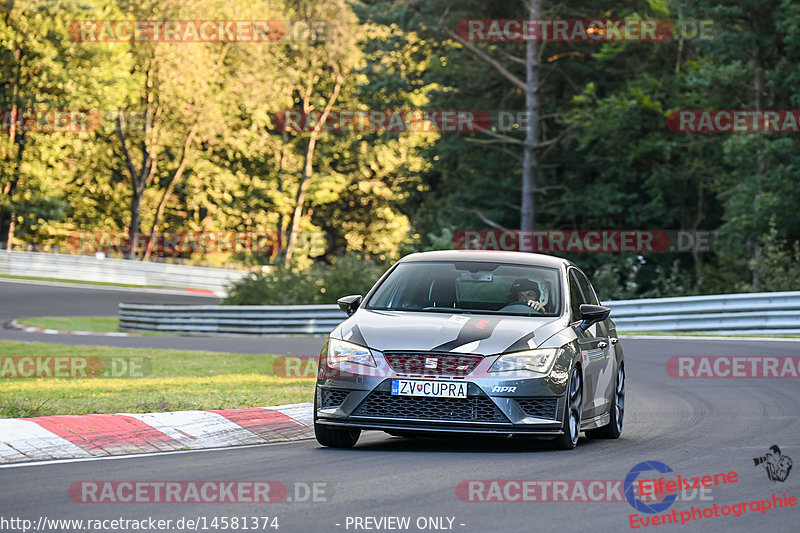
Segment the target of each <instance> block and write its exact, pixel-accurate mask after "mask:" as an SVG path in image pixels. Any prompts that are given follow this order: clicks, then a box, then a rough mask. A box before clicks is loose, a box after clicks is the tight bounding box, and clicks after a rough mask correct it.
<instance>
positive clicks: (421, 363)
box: [383, 352, 483, 377]
mask: <svg viewBox="0 0 800 533" xmlns="http://www.w3.org/2000/svg"><path fill="white" fill-rule="evenodd" d="M383 357H384V358H385V359H386V362H387V363H389V366H390V367H392V370H394V371H395V372H397V373H398V374H402V375H409V376H452V377H463V376H466V375H468V374H469V373H470V372H472V371H473V370H474V369H475V367H476V366H478V363H480V362H481V361H483V357H481V356H480V355H467V354H448V353H436V352H418V353H407V352H405V353H403V352H387V353H384V354H383Z"/></svg>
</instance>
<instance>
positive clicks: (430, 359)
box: [425, 357, 439, 368]
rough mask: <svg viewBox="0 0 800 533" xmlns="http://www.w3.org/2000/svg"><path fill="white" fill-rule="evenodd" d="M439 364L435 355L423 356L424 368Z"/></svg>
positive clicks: (434, 366)
mask: <svg viewBox="0 0 800 533" xmlns="http://www.w3.org/2000/svg"><path fill="white" fill-rule="evenodd" d="M437 364H439V359H438V358H436V357H426V358H425V368H436V365H437Z"/></svg>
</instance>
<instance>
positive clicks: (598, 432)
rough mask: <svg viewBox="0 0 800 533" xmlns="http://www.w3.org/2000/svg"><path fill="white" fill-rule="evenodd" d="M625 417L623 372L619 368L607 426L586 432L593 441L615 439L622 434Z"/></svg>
mask: <svg viewBox="0 0 800 533" xmlns="http://www.w3.org/2000/svg"><path fill="white" fill-rule="evenodd" d="M624 416H625V370H624V369H623V368H622V367H621V366H620V367H619V369H618V370H617V380H616V383H615V387H614V403H613V404H612V405H611V416H610V417H609V421H608V424H606V425H605V426H603V427H599V428H597V429H592V430H590V431H587V432H586V436H587V437H591V438H593V439H617V438H619V436H620V434H621V433H622V419H623V417H624Z"/></svg>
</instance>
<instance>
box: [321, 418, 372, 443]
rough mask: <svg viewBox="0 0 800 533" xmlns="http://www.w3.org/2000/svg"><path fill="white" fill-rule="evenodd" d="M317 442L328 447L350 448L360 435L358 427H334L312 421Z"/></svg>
mask: <svg viewBox="0 0 800 533" xmlns="http://www.w3.org/2000/svg"><path fill="white" fill-rule="evenodd" d="M314 435H315V436H316V437H317V442H319V443H320V444H322V445H323V446H326V447H328V448H352V447H353V446H355V445H356V442H358V438H359V437H360V436H361V430H360V429H354V428H336V427H330V426H326V425H325V424H319V423H317V422H314Z"/></svg>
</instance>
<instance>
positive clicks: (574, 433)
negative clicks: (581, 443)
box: [554, 366, 583, 450]
mask: <svg viewBox="0 0 800 533" xmlns="http://www.w3.org/2000/svg"><path fill="white" fill-rule="evenodd" d="M565 404H566V405H565V406H564V423H563V424H562V425H561V431H562V434H561V435H559V436H558V437H556V438H555V440H554V444H555V446H556V448H558V449H559V450H571V449H573V448H574V447H575V446H577V444H578V437H579V436H580V434H581V414H582V412H583V382H582V380H581V373H580V370H579V369H578V367H577V366H575V367H573V368H572V372H571V373H570V376H569V385H568V386H567V396H566V402H565Z"/></svg>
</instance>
